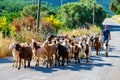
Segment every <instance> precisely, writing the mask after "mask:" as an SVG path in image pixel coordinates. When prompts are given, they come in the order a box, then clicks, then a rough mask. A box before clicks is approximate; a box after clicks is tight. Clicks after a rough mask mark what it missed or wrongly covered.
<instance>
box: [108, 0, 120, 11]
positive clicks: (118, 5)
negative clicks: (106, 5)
mask: <svg viewBox="0 0 120 80" xmlns="http://www.w3.org/2000/svg"><path fill="white" fill-rule="evenodd" d="M110 10H111V11H113V12H114V13H116V12H117V11H118V10H120V0H113V1H112V2H111V4H110Z"/></svg>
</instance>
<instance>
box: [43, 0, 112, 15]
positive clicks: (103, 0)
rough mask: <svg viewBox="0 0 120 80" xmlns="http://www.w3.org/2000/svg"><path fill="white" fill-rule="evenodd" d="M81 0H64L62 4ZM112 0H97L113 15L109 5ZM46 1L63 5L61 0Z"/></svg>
mask: <svg viewBox="0 0 120 80" xmlns="http://www.w3.org/2000/svg"><path fill="white" fill-rule="evenodd" d="M79 1H80V0H62V4H66V3H68V2H79ZM111 1H112V0H97V2H98V3H99V4H100V5H101V6H103V8H104V9H105V11H106V12H107V13H108V14H110V15H113V13H112V12H111V11H110V9H109V5H110V3H111ZM44 2H48V3H50V4H52V5H53V6H60V5H61V0H44V1H43V3H44Z"/></svg>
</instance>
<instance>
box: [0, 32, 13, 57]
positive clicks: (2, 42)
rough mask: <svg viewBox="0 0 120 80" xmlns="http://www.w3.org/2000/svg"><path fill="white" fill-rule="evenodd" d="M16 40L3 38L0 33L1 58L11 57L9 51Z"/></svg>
mask: <svg viewBox="0 0 120 80" xmlns="http://www.w3.org/2000/svg"><path fill="white" fill-rule="evenodd" d="M13 41H14V40H12V39H7V38H3V37H2V34H1V33H0V58H2V57H6V56H11V51H10V50H9V49H8V48H9V45H10V43H11V42H13Z"/></svg>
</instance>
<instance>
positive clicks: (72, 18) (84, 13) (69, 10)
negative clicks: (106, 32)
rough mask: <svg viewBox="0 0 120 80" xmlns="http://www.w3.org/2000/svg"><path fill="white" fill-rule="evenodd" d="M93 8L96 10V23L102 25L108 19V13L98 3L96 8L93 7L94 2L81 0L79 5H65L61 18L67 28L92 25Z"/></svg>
mask: <svg viewBox="0 0 120 80" xmlns="http://www.w3.org/2000/svg"><path fill="white" fill-rule="evenodd" d="M93 7H94V8H95V12H94V13H95V18H94V19H95V23H96V24H97V25H100V24H101V23H102V21H103V19H104V18H105V17H106V12H105V11H104V10H103V8H102V7H101V6H100V5H99V4H98V3H97V2H96V1H95V6H93V0H81V1H80V2H79V3H78V2H75V3H68V4H64V5H63V6H62V7H61V9H60V11H59V14H60V15H59V16H60V19H61V20H62V21H63V22H64V24H65V26H67V27H69V28H77V27H80V26H81V25H84V24H85V23H91V24H92V22H93Z"/></svg>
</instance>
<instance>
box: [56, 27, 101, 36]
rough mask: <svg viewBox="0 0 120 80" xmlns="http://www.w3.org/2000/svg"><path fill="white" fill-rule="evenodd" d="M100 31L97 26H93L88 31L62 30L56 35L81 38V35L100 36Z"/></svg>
mask: <svg viewBox="0 0 120 80" xmlns="http://www.w3.org/2000/svg"><path fill="white" fill-rule="evenodd" d="M100 32H101V29H100V27H97V26H93V27H91V28H90V29H89V30H88V29H86V28H78V29H72V30H70V29H64V30H60V31H59V33H58V34H62V35H64V34H68V35H69V36H72V35H75V36H83V35H91V34H94V35H98V34H100Z"/></svg>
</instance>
